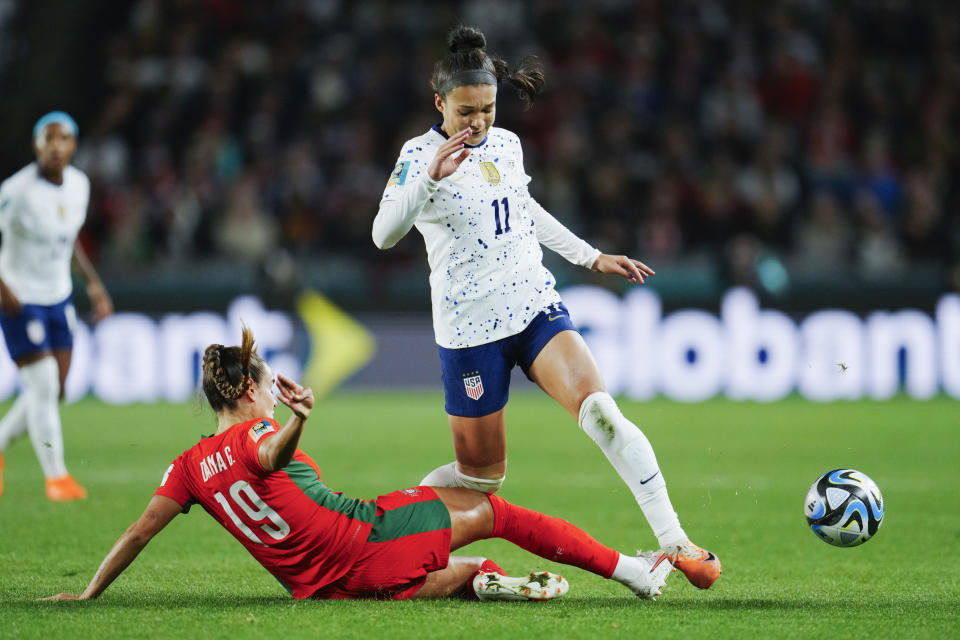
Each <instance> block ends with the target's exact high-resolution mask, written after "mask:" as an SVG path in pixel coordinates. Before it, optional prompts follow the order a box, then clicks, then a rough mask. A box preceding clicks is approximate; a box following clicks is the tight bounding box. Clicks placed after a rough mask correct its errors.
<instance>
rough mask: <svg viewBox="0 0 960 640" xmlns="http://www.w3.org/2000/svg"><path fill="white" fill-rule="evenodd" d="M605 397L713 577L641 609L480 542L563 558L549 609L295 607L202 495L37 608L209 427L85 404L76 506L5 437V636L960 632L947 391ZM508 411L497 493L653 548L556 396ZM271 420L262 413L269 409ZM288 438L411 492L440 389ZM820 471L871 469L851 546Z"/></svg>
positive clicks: (0, 624)
mask: <svg viewBox="0 0 960 640" xmlns="http://www.w3.org/2000/svg"><path fill="white" fill-rule="evenodd" d="M7 407H9V402H7V403H4V404H3V405H2V406H0V411H5V410H6V409H7ZM622 407H623V410H624V413H626V414H627V415H628V416H629V417H631V418H632V419H634V420H635V421H636V422H637V423H638V424H639V425H641V426H642V428H643V429H644V431H645V432H646V433H647V435H648V437H649V438H650V440H651V441H652V442H653V445H654V448H655V449H656V451H657V455H658V458H659V461H660V465H661V468H662V469H663V471H664V474H665V476H666V479H667V485H668V487H669V490H670V494H671V497H672V499H673V503H674V506H675V507H676V509H677V511H678V512H679V514H680V518H681V521H682V522H683V524H684V526H685V528H686V530H687V532H688V533H690V535H691V536H692V538H693V539H694V540H695V541H696V542H698V543H699V544H701V545H703V546H705V547H707V548H709V549H711V550H712V551H715V552H716V553H717V554H718V555H719V556H720V558H721V560H722V561H723V567H724V571H723V576H722V577H721V578H720V580H719V581H718V582H717V583H716V584H715V585H714V587H713V588H711V589H710V590H708V591H699V590H697V589H695V588H693V587H692V586H690V585H689V584H688V583H687V582H686V580H685V579H684V578H683V577H682V576H681V575H680V574H678V573H675V574H673V575H672V576H671V577H670V579H669V580H668V582H667V587H666V589H665V591H664V594H663V596H662V597H661V598H660V599H659V600H658V601H656V602H645V601H640V600H637V599H636V598H634V597H633V596H632V595H631V594H630V593H629V592H628V591H627V590H626V589H624V588H623V587H621V586H620V585H618V584H615V583H613V582H608V581H605V580H602V579H601V578H599V577H596V576H593V575H592V574H589V573H587V572H584V571H581V570H578V569H573V568H566V567H563V566H562V565H557V564H552V563H548V562H546V561H544V560H541V559H540V558H537V557H534V556H532V555H530V554H528V553H526V552H524V551H522V550H520V549H518V548H516V547H513V546H512V545H510V544H509V543H506V542H503V541H499V540H497V541H485V542H483V543H478V544H475V545H472V546H471V547H467V548H466V549H464V550H463V551H462V552H461V553H466V554H474V555H486V556H489V557H492V558H494V559H495V560H497V561H498V562H499V563H500V564H501V565H502V566H503V567H504V568H505V569H506V570H507V571H508V572H512V573H518V572H522V571H527V570H531V569H541V568H546V569H550V570H558V571H561V572H562V573H563V574H564V575H565V576H567V578H568V579H569V580H570V584H571V590H570V593H569V595H568V596H567V597H566V598H564V599H561V600H558V601H555V602H550V603H543V604H527V603H485V604H484V603H475V602H464V601H408V602H362V601H361V602H296V601H293V600H292V599H290V598H289V597H288V596H287V595H286V593H285V592H284V591H283V590H282V588H281V587H280V586H279V584H278V583H277V582H276V581H275V580H274V579H273V578H272V577H271V576H270V575H269V574H267V573H266V571H264V570H263V569H262V568H261V567H260V566H259V565H257V564H256V563H255V562H254V560H253V559H252V558H251V557H250V556H248V555H247V553H246V552H245V551H244V550H243V548H242V547H241V546H240V545H239V544H238V543H237V542H236V541H234V540H233V539H232V538H231V537H230V536H229V535H228V534H227V533H226V532H225V531H224V530H222V529H220V528H219V527H218V526H217V525H216V523H215V522H214V521H213V520H212V519H211V518H210V517H209V516H207V515H206V514H205V513H204V512H203V511H202V510H201V509H195V510H194V511H192V512H191V513H190V514H189V515H186V516H180V517H178V518H177V519H175V520H174V521H173V523H171V525H170V526H169V527H168V528H167V529H166V530H165V531H163V532H162V533H161V534H160V535H159V536H158V537H157V538H156V539H154V541H153V542H152V543H151V544H150V545H149V546H148V547H147V549H146V550H145V551H144V552H143V553H142V554H141V556H140V558H138V559H137V561H135V562H134V564H133V565H132V566H131V567H130V568H129V569H128V570H127V571H126V573H124V574H123V575H122V576H121V577H120V578H119V579H118V580H117V581H116V582H115V583H114V584H113V586H111V587H110V589H108V590H107V592H106V593H105V594H104V595H103V596H102V597H101V598H100V599H99V600H97V601H94V602H86V603H41V602H35V599H36V598H38V597H41V596H47V595H51V594H53V593H57V592H60V591H74V592H79V591H80V590H82V589H83V587H84V586H85V585H86V583H87V581H88V580H89V579H90V577H91V575H92V574H93V572H94V570H95V569H96V567H97V566H98V564H99V562H100V561H101V559H102V558H103V556H104V554H105V553H106V552H107V550H108V549H109V548H110V546H111V545H112V544H113V542H114V541H115V540H116V538H117V536H119V534H120V533H121V532H122V531H123V530H124V528H125V527H126V526H127V525H129V524H130V523H131V522H132V521H133V520H135V519H136V518H137V517H138V516H139V514H140V513H141V511H142V510H143V507H144V506H145V505H146V503H147V501H148V500H149V498H150V496H151V494H152V492H153V490H154V489H155V488H156V485H157V484H158V482H159V480H160V478H161V475H162V474H163V472H164V470H165V469H166V467H167V465H168V464H169V463H170V461H172V460H173V458H174V457H175V456H176V455H178V454H179V453H180V452H181V451H182V450H183V449H185V448H187V447H188V446H190V445H192V444H193V443H195V442H196V440H197V438H198V436H199V435H200V434H201V433H209V432H210V431H212V430H213V427H212V424H213V417H212V415H211V413H210V412H209V410H205V411H201V410H200V408H199V404H190V405H140V406H126V407H112V406H106V405H103V404H101V403H99V402H96V401H94V400H85V401H82V402H79V403H77V404H74V405H69V406H66V407H64V409H63V412H62V413H63V418H64V424H65V438H66V446H67V460H68V464H69V466H70V469H71V471H72V472H73V474H74V475H75V476H76V477H77V479H78V480H79V481H80V482H81V483H82V484H84V485H85V486H86V487H87V488H88V489H89V491H90V498H89V499H88V500H86V501H84V502H79V503H69V504H52V503H49V502H47V501H46V500H45V499H44V497H43V479H42V476H41V473H40V470H39V466H38V464H37V462H36V460H35V458H34V455H33V451H32V450H31V447H30V445H29V443H28V441H27V440H26V439H21V440H19V441H17V442H15V443H14V444H13V445H12V446H11V447H10V448H9V449H8V450H7V453H6V470H5V472H4V477H5V481H6V490H5V493H4V495H3V497H2V498H0V637H17V638H44V639H49V638H114V637H115V638H134V637H136V638H145V637H157V638H170V637H184V638H226V637H231V638H236V637H253V636H261V637H264V636H267V635H274V634H276V635H280V636H282V637H308V636H309V637H319V638H337V637H370V638H373V637H382V638H388V637H389V638H395V637H409V638H428V637H429V638H457V637H476V636H477V635H479V636H481V637H526V636H527V635H529V634H531V633H536V634H537V635H538V636H539V637H556V638H564V639H567V638H580V637H583V638H593V637H624V638H627V637H644V638H657V639H660V638H681V637H682V638H705V637H709V638H711V640H714V639H717V638H744V637H754V638H765V637H809V638H824V637H839V636H842V637H869V638H907V637H917V638H929V637H937V638H939V637H960V621H958V611H960V578H958V575H960V554H958V551H960V489H958V484H960V405H958V403H957V402H956V401H954V400H950V399H947V398H938V399H934V400H933V401H930V402H914V401H910V400H907V399H903V398H897V399H894V400H891V401H887V402H850V403H832V404H813V403H809V402H806V401H804V400H801V399H797V398H791V399H788V400H785V401H781V402H778V403H773V404H755V403H735V402H730V401H727V400H714V401H712V402H708V403H704V404H699V405H679V404H675V403H671V402H668V401H664V400H656V401H653V402H649V403H631V402H626V401H624V402H623V403H622ZM507 411H508V413H507V421H508V437H509V450H510V465H509V468H508V471H507V482H506V484H505V486H504V488H503V490H502V495H503V496H504V497H505V498H507V499H509V500H511V501H514V502H516V503H518V504H522V505H524V506H528V507H531V508H535V509H538V510H540V511H544V512H546V513H550V514H553V515H557V516H561V517H564V518H566V519H568V520H570V521H572V522H574V523H576V524H578V525H579V526H581V527H583V528H584V529H586V530H587V531H589V532H590V533H591V534H593V535H594V536H595V537H597V538H598V539H600V540H601V541H603V542H605V543H607V544H609V545H611V546H614V547H616V548H618V549H620V550H621V551H624V552H628V553H632V552H633V551H634V550H635V549H637V548H650V547H653V546H655V540H654V537H653V535H652V533H651V532H650V530H649V527H648V526H647V524H646V522H645V520H644V519H643V516H642V515H641V513H640V511H639V509H638V508H637V507H636V504H635V503H634V502H633V500H632V498H631V497H630V495H629V493H628V492H627V490H626V488H625V487H624V486H623V485H622V484H621V482H620V480H619V479H618V478H617V477H616V475H615V473H614V472H613V470H612V469H611V468H610V467H609V465H608V464H607V462H606V460H605V459H604V457H603V455H602V454H601V453H600V451H599V450H598V449H597V448H596V447H595V446H594V445H593V444H592V443H591V442H590V441H589V439H588V438H587V437H586V436H585V435H584V434H583V433H581V432H580V431H579V429H577V427H576V425H575V423H574V422H573V420H571V419H570V418H569V417H568V416H567V415H566V414H565V413H564V412H563V411H562V410H561V409H560V408H559V407H558V406H556V405H555V404H553V403H552V401H550V400H549V399H548V398H546V397H545V396H542V395H538V394H532V393H518V394H515V395H514V398H513V399H512V400H511V403H510V405H509V406H508V410H507ZM287 415H288V414H287V413H286V412H285V410H284V409H283V408H281V409H280V410H279V411H278V418H280V419H281V420H283V419H285V418H286V416H287ZM301 446H302V448H303V449H304V450H305V451H306V452H308V453H309V454H311V455H312V456H313V457H314V458H315V459H316V460H317V461H318V463H319V464H320V467H321V469H322V470H323V479H324V480H325V481H326V482H327V484H328V485H329V486H331V487H333V488H335V489H338V490H342V491H344V492H345V493H346V494H347V495H350V496H357V497H373V496H376V495H378V494H381V493H386V492H388V491H391V490H394V489H399V488H403V487H407V486H411V485H414V484H416V483H417V481H418V480H419V479H420V478H421V477H422V475H423V474H424V473H425V472H427V471H429V470H430V469H432V468H434V467H436V466H438V465H439V464H442V463H444V462H447V461H449V460H451V459H452V447H451V444H450V436H449V432H448V430H447V427H446V421H445V417H444V414H443V412H442V402H441V397H440V396H439V394H436V393H403V394H394V393H377V394H370V393H366V394H361V393H340V394H338V395H335V396H333V397H331V398H328V399H326V400H324V401H322V402H321V403H320V404H319V405H318V407H317V408H316V409H315V411H314V416H313V417H312V418H311V420H310V422H309V423H308V426H307V431H306V433H305V435H304V438H303V441H302V443H301ZM836 467H853V468H857V469H860V470H862V471H864V472H865V473H867V474H869V475H870V476H871V477H872V478H873V479H874V480H875V481H876V482H877V483H878V485H879V486H880V488H881V490H882V491H883V494H884V498H885V500H886V509H887V512H886V517H885V522H884V524H883V526H882V528H881V529H880V531H879V533H878V534H877V536H876V538H874V539H873V540H871V541H870V542H868V543H867V544H865V545H863V546H861V547H857V548H853V549H837V548H833V547H830V546H828V545H826V544H824V543H823V542H820V541H819V540H817V539H816V537H815V536H814V535H813V533H811V532H810V530H809V529H808V527H807V526H806V523H805V521H804V518H803V513H802V502H803V498H804V495H805V493H806V490H807V487H808V486H809V485H810V483H811V482H813V480H814V479H816V477H817V476H818V475H819V474H820V473H822V472H824V471H827V470H828V469H832V468H836ZM540 634H549V636H541V635H540Z"/></svg>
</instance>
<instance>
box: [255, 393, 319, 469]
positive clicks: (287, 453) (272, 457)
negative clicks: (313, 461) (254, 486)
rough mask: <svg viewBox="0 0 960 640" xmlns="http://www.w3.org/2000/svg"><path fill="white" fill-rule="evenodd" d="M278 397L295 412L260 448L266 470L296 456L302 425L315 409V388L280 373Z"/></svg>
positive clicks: (283, 464) (258, 458) (260, 458)
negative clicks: (304, 385)
mask: <svg viewBox="0 0 960 640" xmlns="http://www.w3.org/2000/svg"><path fill="white" fill-rule="evenodd" d="M277 399H278V400H279V401H280V402H282V403H283V404H285V405H287V406H288V407H290V410H291V411H293V415H292V416H290V419H289V420H287V424H285V425H283V428H281V429H280V431H279V432H277V434H276V435H273V436H270V437H269V438H267V439H265V440H264V441H263V444H262V445H260V449H259V450H258V451H257V460H258V461H259V462H260V466H262V467H263V468H264V469H266V470H267V471H276V470H277V469H283V468H284V467H285V466H287V465H288V464H290V461H291V460H293V454H294V453H296V451H297V445H298V444H299V443H300V434H302V433H303V425H304V423H305V422H306V421H307V418H309V417H310V410H311V409H313V390H312V389H310V388H309V387H303V386H300V385H299V384H297V383H296V382H294V381H293V380H291V379H290V378H288V377H286V376H284V375H280V374H277Z"/></svg>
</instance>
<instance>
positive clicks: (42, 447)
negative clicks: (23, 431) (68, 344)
mask: <svg viewBox="0 0 960 640" xmlns="http://www.w3.org/2000/svg"><path fill="white" fill-rule="evenodd" d="M20 378H21V379H22V380H23V396H24V397H25V398H26V407H27V410H26V414H27V429H28V430H29V431H30V440H31V441H32V442H33V449H34V451H36V453H37V459H38V460H39V461H40V466H41V467H43V475H45V476H46V477H47V478H60V477H62V476H65V475H67V465H66V464H65V463H64V461H63V434H62V433H61V431H60V407H59V396H60V375H59V372H58V371H57V361H56V360H54V359H53V357H49V358H43V359H42V360H38V361H37V362H34V363H31V364H28V365H27V366H25V367H21V368H20Z"/></svg>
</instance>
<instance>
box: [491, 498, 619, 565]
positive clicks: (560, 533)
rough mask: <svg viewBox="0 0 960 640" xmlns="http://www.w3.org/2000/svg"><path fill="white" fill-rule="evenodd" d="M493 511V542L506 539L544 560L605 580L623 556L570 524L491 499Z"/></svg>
mask: <svg viewBox="0 0 960 640" xmlns="http://www.w3.org/2000/svg"><path fill="white" fill-rule="evenodd" d="M487 497H488V498H489V499H490V506H491V507H493V533H492V534H491V535H490V537H491V538H503V539H504V540H507V541H508V542H512V543H513V544H515V545H517V546H518V547H520V548H521V549H525V550H527V551H529V552H530V553H535V554H537V555H538V556H540V557H541V558H546V559H547V560H552V561H555V562H562V563H563V564H570V565H573V566H575V567H580V568H581V569H586V570H587V571H590V572H592V573H596V574H597V575H601V576H603V577H604V578H609V577H610V576H612V575H613V570H614V569H616V567H617V562H618V561H619V560H620V552H619V551H617V550H616V549H611V548H610V547H607V546H605V545H602V544H600V543H599V542H597V540H595V539H594V538H593V537H591V536H590V534H588V533H587V532H586V531H584V530H583V529H580V528H578V527H575V526H573V525H572V524H570V523H569V522H567V521H566V520H562V519H560V518H554V517H552V516H548V515H545V514H542V513H538V512H536V511H531V510H530V509H524V508H523V507H518V506H517V505H514V504H510V503H509V502H507V501H506V500H504V499H503V498H501V497H500V496H495V495H490V496H487Z"/></svg>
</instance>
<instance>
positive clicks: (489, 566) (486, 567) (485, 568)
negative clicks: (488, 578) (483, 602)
mask: <svg viewBox="0 0 960 640" xmlns="http://www.w3.org/2000/svg"><path fill="white" fill-rule="evenodd" d="M481 573H499V574H500V575H502V576H505V575H507V573H506V572H505V571H504V570H503V569H501V568H500V565H498V564H497V563H496V562H494V561H493V560H491V559H490V558H484V560H483V564H481V565H480V568H479V569H477V570H476V571H474V572H473V575H472V576H470V579H469V580H468V581H467V588H466V590H465V592H464V597H466V598H468V599H470V600H479V599H480V598H479V597H478V596H477V592H476V591H474V590H473V579H474V578H476V577H477V576H478V575H479V574H481Z"/></svg>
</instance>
